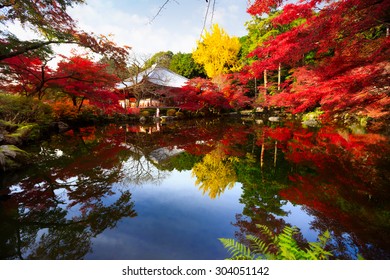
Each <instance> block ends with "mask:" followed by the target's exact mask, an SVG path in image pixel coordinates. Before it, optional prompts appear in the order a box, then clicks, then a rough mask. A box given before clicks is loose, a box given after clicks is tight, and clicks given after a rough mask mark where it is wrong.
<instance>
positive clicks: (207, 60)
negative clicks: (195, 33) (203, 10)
mask: <svg viewBox="0 0 390 280" xmlns="http://www.w3.org/2000/svg"><path fill="white" fill-rule="evenodd" d="M239 51H240V42H239V40H238V38H237V37H230V36H229V35H228V34H227V33H226V32H225V31H224V30H223V29H222V28H220V27H219V26H218V24H214V25H213V27H212V28H211V31H210V32H208V31H206V32H205V33H204V34H203V35H202V40H201V41H198V44H197V48H196V50H195V51H194V52H193V53H192V57H193V58H194V60H195V62H196V63H199V64H201V65H203V66H204V69H205V71H206V74H207V76H208V77H210V78H214V77H216V76H218V75H221V74H226V73H230V72H234V71H236V70H238V69H239V64H238V53H239Z"/></svg>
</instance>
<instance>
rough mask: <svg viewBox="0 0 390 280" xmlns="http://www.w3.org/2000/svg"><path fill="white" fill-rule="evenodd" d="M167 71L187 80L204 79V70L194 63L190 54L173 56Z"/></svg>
mask: <svg viewBox="0 0 390 280" xmlns="http://www.w3.org/2000/svg"><path fill="white" fill-rule="evenodd" d="M169 69H171V70H172V71H173V72H175V73H177V74H180V75H182V76H184V77H186V78H188V79H192V78H196V77H202V78H206V73H205V71H204V68H203V66H202V65H200V64H199V63H196V62H195V60H194V58H193V57H192V54H191V53H180V52H179V53H176V54H174V55H173V57H172V60H171V64H170V65H169Z"/></svg>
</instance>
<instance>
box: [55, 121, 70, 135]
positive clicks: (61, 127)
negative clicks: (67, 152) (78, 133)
mask: <svg viewBox="0 0 390 280" xmlns="http://www.w3.org/2000/svg"><path fill="white" fill-rule="evenodd" d="M57 128H58V132H59V133H62V132H65V131H68V130H69V129H70V127H69V125H68V124H66V123H64V122H58V123H57Z"/></svg>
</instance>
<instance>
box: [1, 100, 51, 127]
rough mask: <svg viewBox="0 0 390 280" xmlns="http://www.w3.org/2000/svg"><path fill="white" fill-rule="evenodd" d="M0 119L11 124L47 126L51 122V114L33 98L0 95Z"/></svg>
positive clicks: (41, 103) (49, 109) (47, 107)
mask: <svg viewBox="0 0 390 280" xmlns="http://www.w3.org/2000/svg"><path fill="white" fill-rule="evenodd" d="M0 118H1V119H3V120H5V121H9V122H13V123H34V122H35V123H39V124H48V123H50V122H52V121H53V112H52V109H51V107H50V106H49V105H47V104H45V103H43V102H41V101H39V100H37V99H35V98H32V97H25V96H19V95H10V94H0Z"/></svg>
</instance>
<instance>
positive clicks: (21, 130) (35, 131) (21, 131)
mask: <svg viewBox="0 0 390 280" xmlns="http://www.w3.org/2000/svg"><path fill="white" fill-rule="evenodd" d="M8 137H12V138H16V139H20V141H22V142H30V141H36V140H38V139H39V138H40V137H41V129H40V126H39V125H38V124H25V125H19V127H18V129H17V130H16V131H15V132H13V133H11V134H8Z"/></svg>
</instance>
